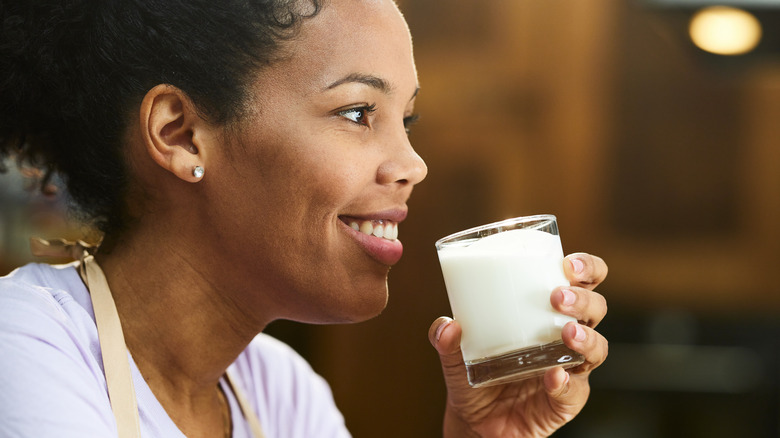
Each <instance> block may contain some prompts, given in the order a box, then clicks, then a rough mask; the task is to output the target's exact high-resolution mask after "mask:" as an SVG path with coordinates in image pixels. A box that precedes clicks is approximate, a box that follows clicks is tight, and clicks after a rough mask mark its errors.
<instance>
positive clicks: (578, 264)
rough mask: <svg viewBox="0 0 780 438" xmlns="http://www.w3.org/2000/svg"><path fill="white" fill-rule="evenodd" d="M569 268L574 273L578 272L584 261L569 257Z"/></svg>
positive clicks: (583, 266)
mask: <svg viewBox="0 0 780 438" xmlns="http://www.w3.org/2000/svg"><path fill="white" fill-rule="evenodd" d="M571 268H572V269H573V270H574V272H575V273H577V274H579V273H581V272H582V270H583V269H584V268H585V263H583V262H582V260H580V259H571Z"/></svg>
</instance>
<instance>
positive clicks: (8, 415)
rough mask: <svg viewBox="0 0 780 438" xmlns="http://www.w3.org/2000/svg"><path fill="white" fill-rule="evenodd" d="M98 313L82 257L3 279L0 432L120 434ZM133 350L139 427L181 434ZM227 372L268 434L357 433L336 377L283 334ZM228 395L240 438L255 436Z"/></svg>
mask: <svg viewBox="0 0 780 438" xmlns="http://www.w3.org/2000/svg"><path fill="white" fill-rule="evenodd" d="M94 318H95V317H94V314H93V311H92V303H91V301H90V297H89V292H88V291H87V289H86V288H85V287H84V284H83V283H82V282H81V279H80V278H79V275H78V272H77V271H76V269H75V267H74V264H69V265H58V266H51V265H45V264H30V265H27V266H25V267H22V268H19V269H17V270H16V271H14V272H12V273H11V274H9V275H8V276H6V277H0V437H3V438H15V437H25V438H28V437H35V438H47V437H57V438H85V437H101V438H102V437H115V436H116V423H115V420H114V415H113V413H112V411H111V406H110V404H109V401H108V394H107V390H106V381H105V377H104V374H103V362H102V358H101V356H100V344H99V341H98V337H97V328H96V327H95V320H94ZM128 358H129V360H130V365H131V371H132V374H133V383H134V385H135V392H136V398H137V400H138V411H139V416H140V420H141V435H142V436H143V437H144V438H157V437H160V438H183V437H184V434H182V433H181V431H180V430H179V429H178V427H176V425H175V424H174V423H173V421H172V420H171V419H170V417H169V416H168V414H167V413H166V412H165V410H164V409H163V407H162V406H161V405H160V403H159V402H158V401H157V399H156V398H155V396H154V394H153V393H152V391H151V389H150V388H149V386H148V385H147V384H146V382H145V381H144V378H143V376H141V374H140V372H139V371H138V368H137V367H136V365H135V363H134V362H132V358H131V357H130V356H129V355H128ZM229 370H230V371H231V373H232V374H233V376H235V378H236V380H237V385H239V386H240V387H241V388H243V390H244V393H245V394H246V395H247V397H248V398H249V401H250V404H251V405H252V406H253V407H254V409H255V412H256V413H257V416H258V418H259V420H260V424H261V425H262V427H263V432H264V433H265V435H266V437H267V438H272V437H279V438H295V437H301V438H308V437H349V433H348V432H347V430H346V427H345V425H344V418H343V416H342V415H341V413H340V412H339V411H338V409H337V408H336V406H335V403H334V401H333V396H332V394H331V391H330V387H329V386H328V384H327V383H326V382H325V380H324V379H322V377H320V376H319V375H317V374H316V373H315V372H314V371H313V370H312V369H311V367H310V366H309V364H308V363H306V361H305V360H304V359H303V358H302V357H300V356H299V355H298V354H297V353H295V352H294V351H293V350H292V349H291V348H290V347H288V346H287V345H285V344H283V343H282V342H280V341H277V340H275V339H273V338H271V337H270V336H267V335H264V334H260V335H258V336H257V337H256V338H255V339H254V340H253V341H252V342H251V343H250V344H249V346H248V347H247V349H246V350H244V352H243V353H241V355H240V356H239V357H238V359H236V361H235V362H234V363H233V364H232V365H231V366H230V368H229ZM222 384H223V388H224V387H225V386H224V385H225V382H222ZM225 393H226V394H227V395H228V401H229V403H230V409H231V413H232V417H233V437H234V438H251V433H250V432H249V426H248V425H247V423H246V421H245V420H244V418H243V416H242V414H241V410H240V408H239V406H238V404H237V402H236V400H235V397H234V396H233V394H232V392H231V391H229V390H226V391H225Z"/></svg>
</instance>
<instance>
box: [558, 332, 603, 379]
mask: <svg viewBox="0 0 780 438" xmlns="http://www.w3.org/2000/svg"><path fill="white" fill-rule="evenodd" d="M561 337H562V338H563V343H564V344H566V346H567V347H569V348H571V349H572V350H574V351H576V352H578V353H580V354H582V355H583V356H585V363H583V364H582V365H579V366H577V367H575V368H571V369H570V370H569V372H570V373H573V374H581V373H590V372H591V371H592V370H593V369H594V368H596V367H598V366H599V365H601V364H602V363H603V362H604V360H606V359H607V354H608V353H609V343H608V342H607V339H606V338H605V337H604V336H601V334H600V333H598V332H597V331H595V330H593V329H592V328H590V327H586V326H584V325H581V324H577V323H576V322H570V323H568V324H566V325H565V326H564V327H563V330H562V331H561Z"/></svg>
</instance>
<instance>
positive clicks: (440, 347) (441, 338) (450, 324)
mask: <svg viewBox="0 0 780 438" xmlns="http://www.w3.org/2000/svg"><path fill="white" fill-rule="evenodd" d="M460 336H461V329H460V325H459V324H458V323H457V322H455V320H453V319H452V318H447V317H446V316H442V317H440V318H438V319H437V320H436V321H434V322H433V324H431V327H430V328H429V329H428V340H429V341H430V342H431V345H433V348H435V349H436V351H437V352H438V353H439V358H440V359H441V364H442V367H443V368H444V370H445V373H446V372H447V370H450V369H454V368H457V369H459V368H461V367H463V366H465V365H464V364H463V354H462V353H461V350H460ZM458 372H460V371H458Z"/></svg>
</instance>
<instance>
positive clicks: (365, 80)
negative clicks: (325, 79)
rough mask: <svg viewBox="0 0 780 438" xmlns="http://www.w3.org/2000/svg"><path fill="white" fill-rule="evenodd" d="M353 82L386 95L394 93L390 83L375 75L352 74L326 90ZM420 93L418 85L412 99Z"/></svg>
mask: <svg viewBox="0 0 780 438" xmlns="http://www.w3.org/2000/svg"><path fill="white" fill-rule="evenodd" d="M351 82H354V83H359V84H364V85H368V86H369V87H371V88H376V89H377V90H379V91H381V92H383V93H385V94H390V93H391V92H392V91H393V86H392V85H390V83H389V82H387V81H386V80H384V79H382V78H380V77H377V76H374V75H366V74H362V73H350V74H348V75H347V76H344V77H343V78H341V79H339V80H337V81H335V82H333V83H332V84H330V85H328V86H327V87H325V89H326V90H332V89H334V88H336V87H338V86H339V85H343V84H347V83H351ZM419 92H420V87H419V85H418V86H417V88H415V89H414V93H413V94H412V99H414V98H415V97H416V96H417V93H419ZM409 100H411V99H409Z"/></svg>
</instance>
